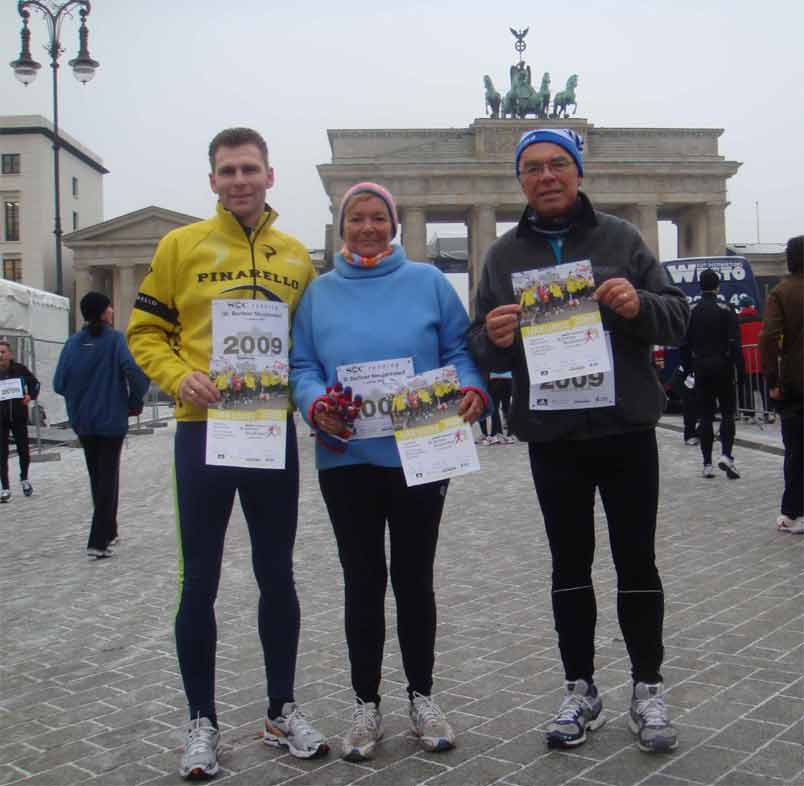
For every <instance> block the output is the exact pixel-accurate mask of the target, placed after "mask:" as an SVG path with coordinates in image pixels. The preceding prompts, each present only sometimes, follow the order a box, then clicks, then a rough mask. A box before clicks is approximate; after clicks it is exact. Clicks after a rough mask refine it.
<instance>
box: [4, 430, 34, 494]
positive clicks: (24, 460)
mask: <svg viewBox="0 0 804 786" xmlns="http://www.w3.org/2000/svg"><path fill="white" fill-rule="evenodd" d="M9 434H13V435H14V442H15V444H16V445H17V455H18V457H19V460H20V480H28V467H29V466H30V464H31V448H30V444H29V442H28V421H27V420H25V419H24V418H11V419H10V420H9V419H8V418H2V419H0V481H1V482H2V484H3V488H4V489H8V488H10V486H9V485H8V482H9V481H8V454H9V443H8V438H9Z"/></svg>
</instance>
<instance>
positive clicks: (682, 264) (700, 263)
mask: <svg viewBox="0 0 804 786" xmlns="http://www.w3.org/2000/svg"><path fill="white" fill-rule="evenodd" d="M662 267H663V268H664V269H665V272H666V273H667V277H668V278H669V279H670V283H671V284H674V285H675V286H677V287H678V288H679V289H680V290H681V291H682V292H683V293H684V294H685V295H686V296H687V300H689V301H690V302H692V301H693V299H694V298H696V297H697V296H698V295H700V294H701V285H700V283H699V281H698V279H699V276H700V275H701V273H703V271H704V270H707V269H709V270H714V271H715V273H717V274H718V275H719V276H720V294H721V295H722V296H723V298H724V300H726V301H728V302H729V303H730V304H731V305H732V306H733V307H734V308H735V309H738V308H740V295H748V296H749V297H750V298H751V299H752V300H753V301H754V305H755V306H756V307H757V308H761V306H762V303H761V302H760V299H759V290H758V289H757V284H756V281H755V280H754V273H753V271H752V270H751V265H750V264H749V263H748V260H747V259H745V258H744V257H694V258H690V259H671V260H668V261H667V262H662Z"/></svg>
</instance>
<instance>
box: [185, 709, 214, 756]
mask: <svg viewBox="0 0 804 786" xmlns="http://www.w3.org/2000/svg"><path fill="white" fill-rule="evenodd" d="M214 736H215V729H214V728H212V727H210V728H205V727H202V726H201V718H200V717H198V718H196V719H195V720H194V721H191V723H190V730H189V735H188V738H189V739H188V743H187V748H186V753H187V754H188V755H193V754H196V753H206V751H207V750H208V749H209V748H210V747H212V739H213V738H214Z"/></svg>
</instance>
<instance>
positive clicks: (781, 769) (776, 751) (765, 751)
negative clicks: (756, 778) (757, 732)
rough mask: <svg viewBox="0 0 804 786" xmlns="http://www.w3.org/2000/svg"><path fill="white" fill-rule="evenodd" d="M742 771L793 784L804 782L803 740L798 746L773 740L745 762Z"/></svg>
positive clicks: (741, 767)
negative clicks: (803, 774)
mask: <svg viewBox="0 0 804 786" xmlns="http://www.w3.org/2000/svg"><path fill="white" fill-rule="evenodd" d="M740 769H742V770H745V771H746V772H757V773H760V774H763V775H771V776H773V777H775V778H781V779H782V780H785V781H791V782H792V781H794V779H796V780H798V781H799V783H801V782H804V779H802V778H801V777H800V776H801V775H802V773H804V749H802V745H801V740H799V742H798V744H796V743H791V742H784V741H782V740H773V741H772V742H770V743H768V744H767V745H765V746H764V747H762V748H760V750H758V751H757V752H756V753H755V754H754V755H753V756H751V758H750V759H748V760H747V761H744V762H743V763H742V764H741V766H740Z"/></svg>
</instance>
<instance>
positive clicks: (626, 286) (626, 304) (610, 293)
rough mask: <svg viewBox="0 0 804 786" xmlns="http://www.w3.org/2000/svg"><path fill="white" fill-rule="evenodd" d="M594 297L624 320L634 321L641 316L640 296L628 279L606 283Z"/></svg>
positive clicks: (597, 290)
mask: <svg viewBox="0 0 804 786" xmlns="http://www.w3.org/2000/svg"><path fill="white" fill-rule="evenodd" d="M592 297H593V298H594V299H595V300H597V302H598V303H601V304H602V305H604V306H608V308H610V309H611V310H612V311H613V312H614V313H615V314H618V315H619V316H621V317H622V318H623V319H634V317H636V316H637V315H638V314H639V295H638V294H637V291H636V289H634V286H633V284H632V283H631V282H630V281H629V280H628V279H627V278H610V279H609V280H608V281H604V282H603V283H602V284H601V285H600V286H599V287H598V288H597V289H596V290H595V293H594V295H592Z"/></svg>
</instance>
